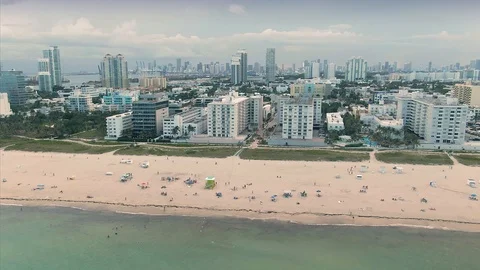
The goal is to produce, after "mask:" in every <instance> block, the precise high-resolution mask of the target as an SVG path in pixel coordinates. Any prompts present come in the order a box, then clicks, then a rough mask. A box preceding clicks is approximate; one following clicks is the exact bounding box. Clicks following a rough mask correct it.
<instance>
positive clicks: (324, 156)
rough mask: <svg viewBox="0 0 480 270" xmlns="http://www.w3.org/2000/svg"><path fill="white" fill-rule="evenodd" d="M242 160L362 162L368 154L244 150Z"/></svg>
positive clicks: (322, 151)
mask: <svg viewBox="0 0 480 270" xmlns="http://www.w3.org/2000/svg"><path fill="white" fill-rule="evenodd" d="M240 158H242V159H255V160H304V161H352V162H356V161H364V160H368V159H369V154H368V153H355V152H351V151H331V150H288V149H285V150H281V149H245V150H243V152H242V153H241V154H240Z"/></svg>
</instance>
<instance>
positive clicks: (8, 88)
mask: <svg viewBox="0 0 480 270" xmlns="http://www.w3.org/2000/svg"><path fill="white" fill-rule="evenodd" d="M25 86H26V82H25V76H24V75H23V72H22V71H15V70H11V71H0V93H7V94H8V101H9V102H10V105H12V106H21V105H25V102H26V101H27V99H28V93H27V90H26V89H25Z"/></svg>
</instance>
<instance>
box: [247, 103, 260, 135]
mask: <svg viewBox="0 0 480 270" xmlns="http://www.w3.org/2000/svg"><path fill="white" fill-rule="evenodd" d="M247 116H248V127H249V128H250V130H257V129H259V128H262V127H263V96H261V95H254V96H250V97H249V99H248V111H247Z"/></svg>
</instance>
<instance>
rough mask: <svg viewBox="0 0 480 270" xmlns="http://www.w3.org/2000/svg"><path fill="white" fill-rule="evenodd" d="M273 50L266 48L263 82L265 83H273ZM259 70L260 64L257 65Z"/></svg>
mask: <svg viewBox="0 0 480 270" xmlns="http://www.w3.org/2000/svg"><path fill="white" fill-rule="evenodd" d="M275 66H276V64H275V48H267V54H266V57H265V71H266V74H265V80H266V81H267V82H273V81H275ZM258 69H260V64H259V65H258Z"/></svg>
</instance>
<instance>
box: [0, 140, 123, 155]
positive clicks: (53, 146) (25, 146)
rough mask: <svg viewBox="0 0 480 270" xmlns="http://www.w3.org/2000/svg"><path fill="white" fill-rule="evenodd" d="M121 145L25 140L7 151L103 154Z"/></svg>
mask: <svg viewBox="0 0 480 270" xmlns="http://www.w3.org/2000/svg"><path fill="white" fill-rule="evenodd" d="M119 148H120V147H119V146H111V147H107V146H105V147H103V146H89V145H84V144H79V143H73V142H65V141H56V140H25V141H22V142H17V143H15V144H14V145H12V146H9V147H7V148H6V149H5V150H6V151H15V150H16V151H29V152H60V153H78V154H80V153H84V154H103V153H107V152H112V151H115V150H117V149H119Z"/></svg>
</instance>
